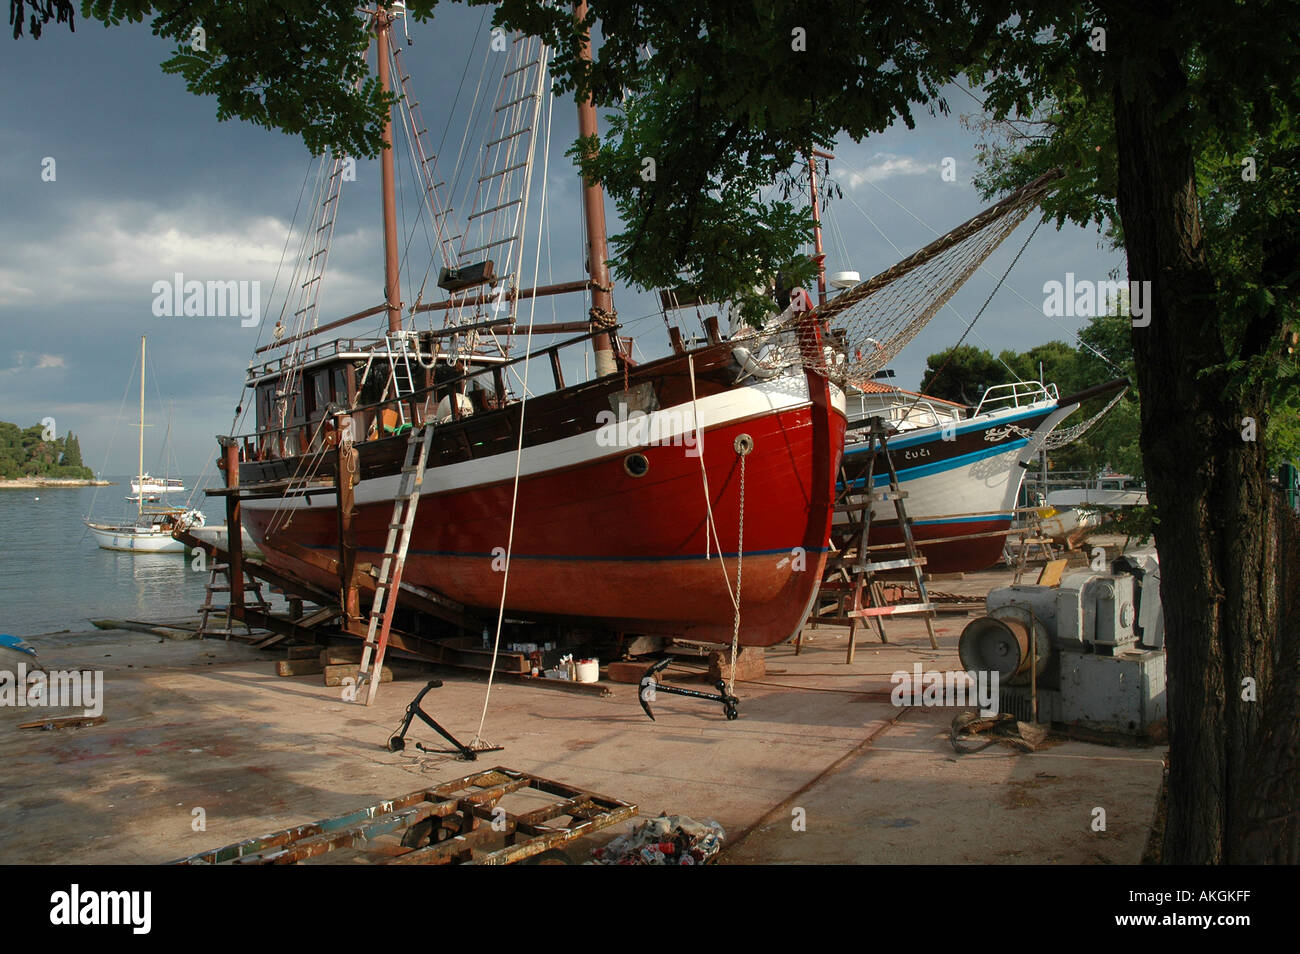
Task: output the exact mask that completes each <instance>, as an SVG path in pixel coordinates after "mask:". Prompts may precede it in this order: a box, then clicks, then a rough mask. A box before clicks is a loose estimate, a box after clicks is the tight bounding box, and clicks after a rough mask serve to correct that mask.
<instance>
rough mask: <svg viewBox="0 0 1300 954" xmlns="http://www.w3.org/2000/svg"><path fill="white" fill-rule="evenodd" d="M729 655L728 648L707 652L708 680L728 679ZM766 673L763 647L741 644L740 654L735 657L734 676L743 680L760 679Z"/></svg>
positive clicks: (729, 672) (729, 674)
mask: <svg viewBox="0 0 1300 954" xmlns="http://www.w3.org/2000/svg"><path fill="white" fill-rule="evenodd" d="M730 656H731V650H730V649H727V650H719V651H716V652H712V653H709V682H717V681H718V680H719V679H721V680H722V681H723V682H728V681H730V679H731V661H730V658H729V657H730ZM766 675H767V657H766V656H765V654H764V652H763V649H762V648H761V647H756V646H742V647H741V649H740V654H739V655H738V656H737V657H736V678H737V679H739V680H741V681H744V680H746V679H761V678H762V677H763V676H766Z"/></svg>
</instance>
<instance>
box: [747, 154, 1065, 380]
mask: <svg viewBox="0 0 1300 954" xmlns="http://www.w3.org/2000/svg"><path fill="white" fill-rule="evenodd" d="M1060 176H1061V173H1060V172H1059V171H1057V170H1053V171H1052V172H1049V173H1047V174H1045V175H1042V176H1040V177H1038V178H1037V179H1035V180H1034V181H1033V182H1031V183H1029V184H1028V185H1026V186H1023V187H1021V188H1020V189H1017V190H1016V191H1014V192H1012V193H1011V194H1010V195H1008V196H1007V197H1006V198H1004V199H1002V200H1001V201H999V202H997V203H996V204H994V205H992V206H990V207H989V208H987V209H984V210H983V211H981V212H980V213H978V214H977V215H975V216H973V217H972V218H970V219H968V220H967V221H966V222H964V223H962V224H961V225H959V226H957V228H955V229H953V230H951V231H950V232H948V233H946V234H944V235H942V236H940V237H939V238H938V239H936V240H935V241H933V242H931V243H930V244H929V245H927V246H925V247H924V248H922V249H920V250H919V251H917V252H915V253H913V254H912V255H910V256H908V257H907V258H905V259H903V260H902V261H901V262H898V263H897V264H895V265H892V266H891V267H889V268H887V269H885V271H883V272H881V273H880V274H878V275H876V276H874V277H873V278H870V279H868V280H867V281H865V282H860V283H859V284H857V285H855V286H854V287H853V288H851V289H849V290H847V291H845V292H843V293H841V294H839V295H837V296H835V297H834V298H832V299H831V300H830V301H829V302H827V303H826V304H825V305H823V306H819V307H818V308H817V313H818V316H819V317H820V318H821V319H822V320H823V321H824V322H826V323H827V324H828V325H829V326H830V328H831V333H832V335H833V336H834V338H836V339H838V340H839V343H840V345H839V348H826V349H825V350H824V351H822V352H821V353H822V354H823V355H824V359H823V361H822V362H821V363H820V365H821V366H820V367H818V370H821V371H822V372H823V373H825V374H827V375H829V376H831V377H833V378H834V379H836V380H837V381H839V380H843V381H844V382H845V383H853V384H862V383H865V382H869V381H871V380H872V379H873V377H874V375H875V373H876V372H877V371H878V370H880V369H881V368H882V367H884V366H885V364H887V363H888V362H889V361H890V360H891V359H892V358H893V357H894V356H896V355H897V354H898V353H899V352H900V351H902V350H903V348H904V347H905V346H906V345H907V344H908V343H909V342H910V341H911V340H912V339H913V338H914V337H915V336H916V335H917V334H918V333H919V332H920V330H921V329H922V328H923V327H924V326H925V324H926V323H927V322H928V321H929V320H930V319H931V318H932V317H933V316H934V315H935V313H936V312H937V311H938V310H939V309H940V308H941V307H943V305H944V304H946V303H947V302H948V300H949V299H950V298H951V297H952V296H953V295H954V294H956V292H957V290H958V289H959V288H960V287H961V286H962V284H964V283H965V282H966V280H967V279H968V278H970V276H971V275H972V274H973V273H974V272H975V270H976V269H977V268H978V267H979V265H980V263H982V262H983V261H984V260H985V259H987V258H988V256H989V255H991V254H992V253H993V251H994V250H995V249H996V248H997V247H998V246H999V245H1000V244H1001V243H1002V241H1003V240H1004V239H1005V238H1006V237H1007V236H1008V235H1010V234H1011V232H1012V231H1014V230H1015V229H1016V227H1017V226H1019V225H1020V223H1021V222H1022V221H1024V219H1025V218H1027V217H1028V215H1029V213H1030V211H1031V210H1032V209H1033V208H1034V207H1035V206H1036V205H1037V204H1038V202H1039V200H1041V198H1042V197H1043V196H1044V195H1045V194H1047V192H1049V191H1050V190H1051V189H1052V188H1053V186H1054V183H1055V182H1056V180H1057V179H1059V178H1060ZM792 330H794V329H792V328H791V326H790V325H789V324H788V323H784V324H781V325H778V326H777V327H776V328H773V329H770V330H769V331H767V332H766V334H768V335H770V336H773V337H777V336H784V337H786V338H787V339H788V337H789V334H790V332H791V331H792ZM805 344H806V345H807V346H806V347H804V348H802V350H803V351H805V352H808V351H812V353H814V354H816V353H817V348H818V347H819V346H814V345H812V343H810V342H809V343H805ZM837 352H838V353H837ZM817 365H818V362H814V367H816V366H817Z"/></svg>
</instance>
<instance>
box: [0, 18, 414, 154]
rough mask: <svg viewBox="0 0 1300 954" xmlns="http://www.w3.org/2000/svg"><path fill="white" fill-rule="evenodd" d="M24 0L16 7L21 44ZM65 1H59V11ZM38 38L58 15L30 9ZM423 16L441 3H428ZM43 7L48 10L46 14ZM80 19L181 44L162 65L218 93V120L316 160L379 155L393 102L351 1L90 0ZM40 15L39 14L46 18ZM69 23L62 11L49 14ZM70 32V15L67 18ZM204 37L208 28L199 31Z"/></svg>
mask: <svg viewBox="0 0 1300 954" xmlns="http://www.w3.org/2000/svg"><path fill="white" fill-rule="evenodd" d="M22 5H23V4H22V0H10V18H11V20H13V19H15V14H17V19H16V21H15V23H14V37H15V39H16V38H17V37H18V36H19V35H20V33H21V22H22ZM65 5H66V4H65V3H63V2H61V0H55V3H54V6H55V7H56V8H61V7H63V6H65ZM32 6H33V7H34V9H35V11H36V12H34V13H33V14H32V17H31V31H30V32H31V34H32V36H33V37H34V38H39V36H40V28H39V26H40V24H41V23H44V22H48V21H49V19H50V17H51V15H52V14H51V11H50V9H49V8H50V2H49V0H39V2H36V3H33V4H32ZM421 6H422V7H424V8H425V11H426V15H428V14H431V13H432V9H433V6H434V4H422V5H421ZM42 8H44V9H42ZM81 12H82V16H83V17H85V18H86V19H90V20H98V21H100V22H101V23H103V24H104V26H106V27H110V26H117V25H119V24H121V23H141V22H143V21H144V20H146V19H148V20H149V21H150V26H151V27H152V29H153V32H154V34H155V35H156V36H160V37H163V38H165V39H168V40H173V41H175V44H176V46H175V49H174V50H173V52H172V55H171V57H170V58H169V59H167V60H165V61H164V62H163V64H162V69H163V72H165V73H175V74H177V75H179V76H181V77H182V78H183V79H184V80H185V86H186V88H187V89H188V90H189V91H190V92H191V93H195V94H196V95H201V96H215V97H216V100H217V119H219V120H222V121H225V120H228V119H232V118H236V117H237V118H239V119H244V120H247V121H248V122H250V123H254V124H256V125H258V126H264V127H266V128H267V129H280V130H282V131H283V132H285V133H288V134H289V135H292V136H301V137H302V140H303V142H304V143H305V144H306V145H307V148H308V149H310V150H311V151H312V153H314V154H317V155H319V154H320V153H322V152H324V151H325V150H327V149H330V150H333V151H335V152H339V153H342V154H346V155H354V156H371V157H373V156H376V155H378V154H379V151H380V149H381V148H382V142H383V138H382V132H383V124H384V120H385V117H386V116H387V112H388V109H389V107H390V106H391V104H392V103H394V102H396V97H394V96H393V95H391V94H387V95H386V94H385V93H384V92H383V91H382V90H381V89H380V87H379V82H378V80H376V79H374V78H372V77H371V76H370V74H369V71H368V69H367V67H366V63H365V52H366V47H367V45H368V43H369V39H370V36H369V32H368V27H367V21H366V20H365V19H363V18H362V17H361V16H359V15H358V13H357V7H356V4H355V3H350V2H345V0H245V2H241V3H230V2H228V0H200V2H197V3H193V2H186V0H158V2H148V0H86V2H84V3H83V4H82V8H81ZM37 13H42V14H43V16H42V17H41V18H38V17H37V15H36V14H37ZM52 13H53V14H56V15H57V18H58V20H59V21H60V22H62V21H63V20H64V19H65V17H64V15H63V11H62V10H61V9H56V10H54V11H52ZM67 19H68V20H69V28H71V26H72V24H71V15H70V12H69V15H68V17H67ZM197 31H202V32H201V33H200V32H197Z"/></svg>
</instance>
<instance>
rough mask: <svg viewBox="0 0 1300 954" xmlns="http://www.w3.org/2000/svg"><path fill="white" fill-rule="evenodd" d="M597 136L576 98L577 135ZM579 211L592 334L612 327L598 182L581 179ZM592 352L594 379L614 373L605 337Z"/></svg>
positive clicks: (579, 11)
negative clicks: (584, 240) (584, 225)
mask: <svg viewBox="0 0 1300 954" xmlns="http://www.w3.org/2000/svg"><path fill="white" fill-rule="evenodd" d="M573 18H574V20H576V21H577V22H578V23H582V21H583V20H585V19H586V18H587V0H579V2H577V3H575V4H574V5H573ZM578 58H579V59H582V60H586V61H587V62H590V61H591V32H590V31H584V33H583V37H582V46H581V48H580V49H579V52H578ZM597 134H598V130H597V125H596V106H595V104H594V103H592V101H591V95H590V94H588V95H586V96H582V97H581V98H579V99H578V135H579V136H581V137H583V138H584V139H586V138H587V137H594V136H596V135H597ZM582 208H583V212H584V213H585V215H586V222H587V274H588V275H589V276H590V277H591V314H590V326H591V330H592V331H601V330H602V329H609V328H613V327H614V326H615V316H616V313H615V311H614V295H613V286H612V285H611V283H610V280H609V266H607V265H606V264H605V260H606V259H607V258H609V247H608V245H607V243H606V237H605V190H604V188H603V187H602V186H601V184H600V183H599V182H592V181H590V180H588V179H586V178H585V177H584V178H583V181H582ZM591 346H592V350H593V351H595V357H596V377H598V378H603V377H604V376H605V375H607V374H614V373H615V372H616V371H618V361H617V360H616V359H615V356H614V344H613V342H612V341H611V340H610V336H609V335H597V336H596V337H594V338H592V339H591Z"/></svg>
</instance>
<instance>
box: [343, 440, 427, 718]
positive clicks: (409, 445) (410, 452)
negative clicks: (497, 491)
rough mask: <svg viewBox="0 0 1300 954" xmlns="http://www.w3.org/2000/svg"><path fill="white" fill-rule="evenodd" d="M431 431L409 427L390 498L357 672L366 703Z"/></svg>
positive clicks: (379, 671)
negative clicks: (389, 514) (385, 537)
mask: <svg viewBox="0 0 1300 954" xmlns="http://www.w3.org/2000/svg"><path fill="white" fill-rule="evenodd" d="M433 430H434V428H433V425H432V424H425V425H424V426H423V427H419V428H412V429H411V431H410V434H409V436H408V438H407V441H406V460H405V462H404V463H403V465H402V473H401V480H400V483H399V484H398V488H397V494H396V495H395V496H394V497H393V517H392V519H391V520H390V521H389V522H388V542H387V543H385V545H384V552H383V555H382V560H381V561H380V565H379V579H378V580H377V581H376V584H375V599H374V602H373V603H372V604H371V606H370V624H369V626H368V627H367V628H366V641H365V643H364V645H363V647H362V650H361V667H360V669H359V670H358V672H357V696H358V698H360V695H361V692H362V691H363V689H364V691H365V701H366V705H372V704H373V703H374V701H375V695H376V694H377V693H378V692H379V681H380V677H381V676H382V675H383V665H384V652H385V651H386V650H387V648H388V634H389V632H390V631H391V629H392V626H393V611H394V610H396V609H397V599H396V596H395V593H396V591H397V590H398V588H399V587H400V586H401V585H402V569H403V567H404V566H405V564H406V551H407V548H408V547H409V546H410V544H411V528H412V527H413V526H414V525H415V511H416V508H417V507H419V505H420V486H421V484H423V483H424V471H425V467H426V466H427V465H428V462H429V448H430V446H431V445H432V444H433Z"/></svg>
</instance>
